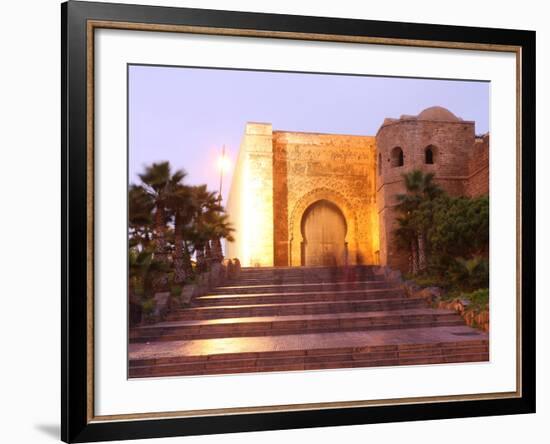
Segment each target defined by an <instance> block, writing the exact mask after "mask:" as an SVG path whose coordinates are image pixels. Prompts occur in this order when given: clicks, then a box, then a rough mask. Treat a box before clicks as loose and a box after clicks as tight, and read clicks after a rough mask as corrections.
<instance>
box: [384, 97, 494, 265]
mask: <svg viewBox="0 0 550 444" xmlns="http://www.w3.org/2000/svg"><path fill="white" fill-rule="evenodd" d="M475 145H476V137H475V122H473V121H464V120H462V119H460V118H459V117H457V116H455V115H454V114H453V113H451V112H450V111H449V110H447V109H445V108H442V107H439V106H434V107H431V108H427V109H425V110H424V111H422V112H421V113H420V114H419V115H418V116H408V115H403V116H401V117H400V118H399V119H385V120H384V123H383V124H382V126H381V127H380V129H379V130H378V133H377V135H376V147H377V148H376V159H377V187H376V190H377V194H376V200H377V206H378V215H379V221H380V263H381V264H383V265H389V266H391V267H394V268H399V269H401V270H407V269H408V257H407V254H406V253H405V252H403V251H400V250H398V248H397V246H396V242H395V241H394V234H393V231H394V229H395V228H396V217H397V214H396V211H395V209H394V208H395V205H396V203H397V202H396V197H395V196H396V195H397V194H401V193H404V192H405V186H404V182H403V174H406V173H409V172H411V171H413V170H415V169H419V170H421V171H423V172H425V173H433V174H434V175H435V180H436V182H437V183H438V184H439V185H440V186H441V187H442V188H443V189H444V190H445V191H446V192H447V193H448V194H450V195H453V196H461V195H467V194H470V193H469V192H468V183H469V179H470V163H471V162H470V161H471V158H472V156H473V152H472V150H473V149H474V147H475ZM487 145H488V144H487ZM487 167H488V165H487Z"/></svg>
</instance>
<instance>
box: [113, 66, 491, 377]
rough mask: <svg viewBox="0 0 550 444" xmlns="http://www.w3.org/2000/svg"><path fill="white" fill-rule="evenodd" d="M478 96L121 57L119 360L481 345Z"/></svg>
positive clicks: (234, 369)
mask: <svg viewBox="0 0 550 444" xmlns="http://www.w3.org/2000/svg"><path fill="white" fill-rule="evenodd" d="M490 96H491V82H490V81H488V80H484V79H462V78H456V79H453V78H450V79H441V78H419V77H398V76H394V77H392V76H380V75H359V74H350V73H345V72H341V73H340V72H334V73H332V72H331V73H327V72H295V71H275V70H253V69H240V68H237V67H236V68H212V67H196V66H175V65H154V64H135V63H129V64H128V65H127V104H126V109H127V137H128V140H127V156H128V165H127V186H128V188H127V196H128V205H127V249H128V250H127V251H128V254H127V273H128V274H127V276H128V281H127V282H128V293H127V319H120V322H127V326H128V344H127V353H128V356H127V376H128V378H130V379H133V378H162V377H186V376H204V375H230V374H236V373H256V372H291V371H292V372H296V371H302V372H311V371H319V370H333V369H352V368H369V367H372V368H374V367H394V366H421V365H423V366H434V365H449V364H457V363H483V362H489V361H490V355H489V333H490V322H489V305H490V303H489V302H490V295H489V281H490V277H491V276H490V275H489V245H490V239H489V223H490V220H489V213H490V211H489V209H490V191H491V190H490V186H489V175H490V169H489V147H490V143H491V140H490V139H491V131H490V122H491V119H490V113H491V109H490V103H491V101H490ZM114 297H118V296H117V295H114Z"/></svg>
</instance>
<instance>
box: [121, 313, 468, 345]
mask: <svg viewBox="0 0 550 444" xmlns="http://www.w3.org/2000/svg"><path fill="white" fill-rule="evenodd" d="M459 325H464V321H463V320H462V318H461V317H460V316H458V315H457V314H456V313H455V312H454V311H452V310H435V309H409V310H395V311H390V312H386V311H382V312H366V313H365V312H359V313H330V314H313V315H291V316H261V317H247V318H222V319H210V320H181V321H171V322H170V321H169V322H161V323H158V324H154V325H150V326H143V327H140V328H137V329H135V330H133V331H132V332H131V336H130V341H131V342H151V341H175V340H191V339H206V338H231V337H244V336H276V335H289V334H302V333H315V332H317V333H320V332H336V331H353V330H362V331H366V330H380V329H400V328H412V327H416V328H426V327H436V326H459Z"/></svg>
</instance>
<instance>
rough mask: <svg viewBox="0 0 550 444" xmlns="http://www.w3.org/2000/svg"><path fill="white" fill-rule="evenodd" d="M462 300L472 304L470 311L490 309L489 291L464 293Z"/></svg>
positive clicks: (486, 289) (482, 289)
mask: <svg viewBox="0 0 550 444" xmlns="http://www.w3.org/2000/svg"><path fill="white" fill-rule="evenodd" d="M461 298H463V299H466V300H467V301H469V302H470V304H469V306H468V309H469V310H474V311H476V312H479V311H482V310H485V309H487V308H489V289H488V288H480V289H478V290H475V291H473V292H471V293H463V294H462V295H461Z"/></svg>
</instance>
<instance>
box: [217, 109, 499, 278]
mask: <svg viewBox="0 0 550 444" xmlns="http://www.w3.org/2000/svg"><path fill="white" fill-rule="evenodd" d="M399 150H400V151H401V154H399ZM427 150H430V151H431V154H430V155H429V156H428V154H427ZM400 156H401V157H400ZM488 165H489V137H488V135H487V136H484V137H483V138H477V137H476V136H475V133H474V122H467V121H463V120H461V119H459V118H457V117H456V116H454V115H453V114H452V113H451V112H449V111H448V110H445V109H444V108H439V107H433V108H429V109H427V110H425V111H423V112H422V113H420V114H419V115H418V116H402V117H401V118H400V119H386V120H385V121H384V123H383V125H382V126H381V128H380V129H379V131H378V134H377V135H376V136H350V135H340V134H318V133H302V132H286V131H273V128H272V126H271V124H267V123H248V124H247V125H246V129H245V133H244V136H243V139H242V143H241V147H240V150H239V156H238V159H237V163H236V166H235V171H234V175H233V183H232V185H231V190H230V195H229V199H228V203H227V211H228V214H229V216H230V219H231V222H232V223H233V224H234V226H235V228H236V232H235V242H232V243H228V244H227V245H226V251H227V256H229V257H237V258H239V259H240V260H241V263H242V265H243V266H274V265H275V266H300V265H331V264H332V265H342V264H344V263H348V264H383V265H391V266H395V267H398V268H405V267H406V261H407V258H406V257H405V256H404V254H403V252H400V251H398V250H397V249H396V248H395V246H394V242H393V241H392V231H393V228H394V226H395V212H394V210H393V206H394V205H395V197H394V196H395V194H398V193H402V192H404V186H403V179H402V174H403V173H406V172H409V171H411V170H413V169H415V168H416V169H421V170H423V171H426V172H433V173H434V174H435V177H436V180H437V181H438V182H439V183H440V184H441V186H442V187H443V188H445V189H446V190H447V191H448V192H449V193H450V194H452V195H468V196H473V195H480V194H487V193H488V190H489V184H488V180H489V176H488Z"/></svg>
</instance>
